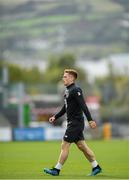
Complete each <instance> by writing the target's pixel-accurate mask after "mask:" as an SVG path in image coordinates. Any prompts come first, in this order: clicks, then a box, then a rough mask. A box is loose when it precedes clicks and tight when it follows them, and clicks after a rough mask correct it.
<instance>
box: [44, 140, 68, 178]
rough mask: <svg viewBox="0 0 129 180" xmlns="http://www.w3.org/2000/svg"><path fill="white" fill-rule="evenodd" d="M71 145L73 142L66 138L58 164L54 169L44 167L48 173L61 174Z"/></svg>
mask: <svg viewBox="0 0 129 180" xmlns="http://www.w3.org/2000/svg"><path fill="white" fill-rule="evenodd" d="M70 145H71V143H69V142H66V141H64V140H63V141H62V144H61V152H60V155H59V159H58V162H57V164H56V166H55V167H54V168H52V169H49V168H44V172H46V173H47V174H51V175H53V176H58V175H59V173H60V170H61V168H62V166H63V164H64V163H65V161H66V160H67V158H68V154H69V148H70Z"/></svg>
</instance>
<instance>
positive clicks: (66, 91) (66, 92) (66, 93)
mask: <svg viewBox="0 0 129 180" xmlns="http://www.w3.org/2000/svg"><path fill="white" fill-rule="evenodd" d="M65 97H66V98H68V97H69V91H68V90H67V89H66V90H65Z"/></svg>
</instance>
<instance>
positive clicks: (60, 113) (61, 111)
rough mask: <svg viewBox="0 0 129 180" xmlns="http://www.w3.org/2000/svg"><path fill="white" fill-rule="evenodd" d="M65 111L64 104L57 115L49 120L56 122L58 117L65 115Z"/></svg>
mask: <svg viewBox="0 0 129 180" xmlns="http://www.w3.org/2000/svg"><path fill="white" fill-rule="evenodd" d="M65 113H66V108H65V105H64V106H63V107H62V108H61V110H60V111H59V112H58V113H57V114H56V115H54V116H52V117H50V118H49V122H50V123H52V122H54V121H55V120H56V119H58V118H59V117H61V116H63V115H64V114H65Z"/></svg>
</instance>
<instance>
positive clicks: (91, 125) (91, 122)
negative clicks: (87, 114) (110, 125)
mask: <svg viewBox="0 0 129 180" xmlns="http://www.w3.org/2000/svg"><path fill="white" fill-rule="evenodd" d="M89 125H90V127H91V128H92V129H94V128H96V126H97V124H96V122H95V121H89Z"/></svg>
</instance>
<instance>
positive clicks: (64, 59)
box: [44, 53, 86, 83]
mask: <svg viewBox="0 0 129 180" xmlns="http://www.w3.org/2000/svg"><path fill="white" fill-rule="evenodd" d="M68 68H70V69H76V70H77V71H78V72H79V81H80V82H82V83H83V82H85V83H86V74H85V72H84V70H83V69H82V68H78V67H77V66H76V59H75V57H74V55H73V54H70V53H66V54H61V55H59V56H57V55H55V56H51V57H50V59H49V63H48V67H47V69H46V71H45V74H44V81H45V82H47V83H57V82H59V81H60V80H61V78H62V76H63V72H64V69H68Z"/></svg>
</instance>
